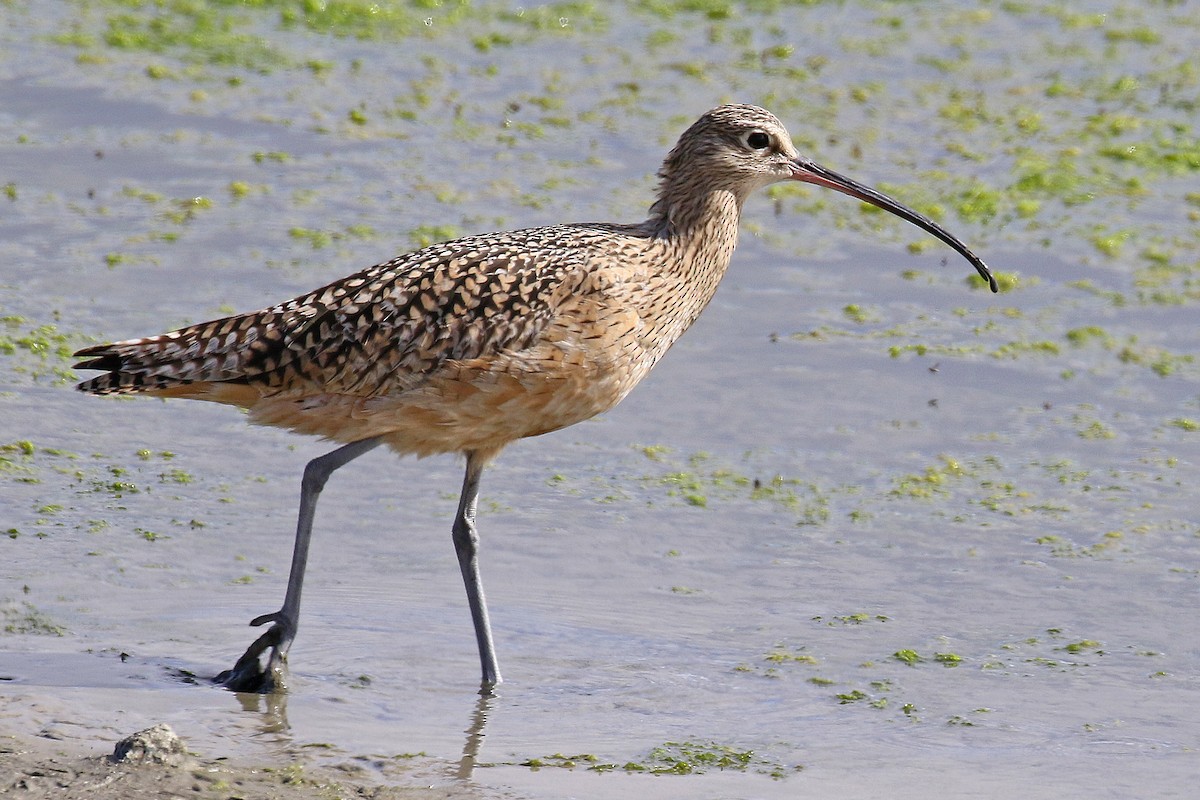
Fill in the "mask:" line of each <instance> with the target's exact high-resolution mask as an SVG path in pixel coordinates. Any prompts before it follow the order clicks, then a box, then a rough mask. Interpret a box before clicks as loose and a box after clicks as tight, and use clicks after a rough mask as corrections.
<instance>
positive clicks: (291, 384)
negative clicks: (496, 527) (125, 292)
mask: <svg viewBox="0 0 1200 800" xmlns="http://www.w3.org/2000/svg"><path fill="white" fill-rule="evenodd" d="M595 233H597V234H600V233H601V232H599V231H597V232H595ZM582 238H583V239H587V238H588V236H587V235H584V236H583V237H582ZM579 239H580V234H579V229H578V228H574V227H573V226H555V227H551V228H535V229H528V230H524V231H512V232H508V233H502V234H487V235H483V236H475V237H467V238H464V239H458V240H455V241H452V242H446V243H442V244H436V245H432V246H430V247H427V248H424V249H422V250H418V251H415V252H413V253H409V254H406V255H403V256H400V257H398V258H396V259H393V260H391V261H388V262H384V263H382V264H378V265H376V266H373V267H369V268H367V269H365V270H363V271H361V272H358V273H355V274H353V275H350V276H348V277H346V278H343V279H341V280H339V281H336V282H334V283H331V284H329V285H328V286H324V287H322V288H320V289H317V290H315V291H313V292H310V293H308V294H305V295H303V296H301V297H297V298H295V299H293V300H289V301H287V302H284V303H281V304H279V305H276V306H272V307H271V308H267V309H264V310H262V311H256V312H252V313H249V314H241V315H238V316H232V317H225V318H223V319H217V320H212V321H210V322H204V323H200V324H197V325H192V326H189V327H186V328H181V329H179V330H176V331H172V332H170V333H165V334H162V335H160V336H152V337H148V338H145V339H131V340H127V341H122V342H115V343H113V344H105V345H97V346H94V347H89V348H86V349H84V350H80V351H79V352H78V353H76V356H78V357H80V358H82V359H84V360H83V361H81V362H80V363H79V364H77V365H76V367H77V368H80V369H99V370H104V371H105V372H106V373H107V374H105V375H101V376H98V377H95V378H92V379H90V380H88V381H84V382H83V383H81V384H79V388H80V389H81V390H82V391H85V392H91V393H94V394H113V393H133V392H150V393H155V394H181V395H183V394H189V393H190V392H188V391H187V390H186V387H187V386H188V385H191V384H210V383H233V384H248V385H250V386H252V387H254V389H255V390H257V391H256V394H258V395H259V396H264V395H279V394H298V395H304V394H310V393H324V394H327V393H336V394H348V395H357V396H364V397H370V396H375V395H378V394H385V393H389V392H394V391H404V390H406V389H410V388H413V387H416V386H419V385H421V384H422V383H423V382H424V381H426V380H428V378H429V377H430V376H431V375H433V374H434V373H436V371H437V370H438V369H439V367H441V366H442V365H443V364H444V363H445V362H447V361H449V360H458V359H471V358H480V357H484V356H487V355H489V354H492V353H496V352H500V351H503V350H521V349H524V348H526V347H529V346H530V345H531V344H532V343H533V342H534V341H536V340H537V338H538V336H539V334H540V333H541V332H542V331H543V330H544V329H545V328H546V326H547V325H548V324H549V322H550V321H551V320H552V319H553V317H554V316H555V313H556V310H557V309H558V308H559V306H560V304H561V303H562V302H563V300H564V298H566V297H569V296H570V295H571V294H572V292H573V291H574V290H575V289H576V288H578V285H579V284H580V283H581V282H582V280H583V277H584V274H585V271H586V268H587V260H588V259H587V252H588V250H587V248H586V247H580V246H579V245H580V241H579ZM570 240H574V241H573V242H571V244H572V245H573V246H567V243H568V242H569V241H570Z"/></svg>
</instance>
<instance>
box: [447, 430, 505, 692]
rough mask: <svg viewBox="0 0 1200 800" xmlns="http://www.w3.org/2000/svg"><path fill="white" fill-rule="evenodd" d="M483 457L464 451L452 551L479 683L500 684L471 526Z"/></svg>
mask: <svg viewBox="0 0 1200 800" xmlns="http://www.w3.org/2000/svg"><path fill="white" fill-rule="evenodd" d="M483 465H484V459H482V458H480V457H479V456H478V454H477V453H474V452H469V453H467V474H466V476H465V477H464V478H463V488H462V496H461V497H460V498H459V501H458V515H457V516H456V517H455V518H454V551H455V552H456V553H457V554H458V566H459V568H460V569H461V570H462V576H463V583H464V584H466V587H467V602H468V603H469V604H470V606H471V620H472V621H473V622H474V623H475V641H476V643H478V645H479V662H480V665H481V666H482V667H483V685H484V686H485V687H486V686H492V685H495V684H497V683H500V665H499V664H498V663H497V662H496V646H495V645H494V644H493V643H492V626H491V623H490V622H488V612H487V601H486V600H485V599H484V597H483V584H482V583H481V582H480V580H479V532H478V531H477V530H476V529H475V505H476V502H477V501H478V499H479V477H480V475H482V474H483Z"/></svg>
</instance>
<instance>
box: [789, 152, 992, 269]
mask: <svg viewBox="0 0 1200 800" xmlns="http://www.w3.org/2000/svg"><path fill="white" fill-rule="evenodd" d="M792 179H793V180H797V181H803V182H804V183H812V184H815V185H817V186H824V187H826V188H827V189H833V190H834V191H837V192H841V193H842V194H846V195H850V196H851V197H855V198H858V199H859V200H862V201H863V202H865V203H870V204H871V205H873V206H878V207H879V208H882V209H883V210H884V211H888V212H890V213H892V214H895V215H896V216H897V217H900V219H904V220H908V221H909V222H911V223H912V224H914V225H916V226H917V227H920V228H924V229H925V230H927V231H929V232H930V233H932V234H933V235H934V236H936V237H937V238H939V239H941V240H942V241H943V242H945V243H946V244H948V245H950V246H951V247H953V248H954V249H955V250H957V251H958V252H959V253H960V254H961V255H962V257H963V258H965V259H966V260H967V261H969V262H970V263H971V266H973V267H975V271H976V272H978V273H979V274H980V275H981V276H982V277H983V279H984V280H985V281H987V283H988V286H990V287H991V289H992V291H993V292H998V291H1000V289H999V287H998V286H997V285H996V278H995V277H994V276H993V275H992V271H991V270H990V269H988V265H987V264H985V263H983V259H981V258H980V257H979V256H977V255H975V254H974V253H972V252H971V248H969V247H967V246H966V245H965V244H963V243H962V240H960V239H959V238H958V237H957V236H954V235H952V234H951V233H950V232H949V231H947V230H946V229H945V228H943V227H942V226H941V225H938V224H937V223H936V222H934V221H933V220H931V219H930V218H929V217H927V216H925V215H924V214H918V213H917V212H916V211H913V210H912V209H911V208H907V207H906V206H902V205H900V203H898V202H896V201H895V200H893V199H892V198H890V197H888V196H887V195H886V194H883V193H882V192H877V191H875V190H874V189H872V188H871V187H870V186H863V185H862V184H861V183H858V182H857V181H852V180H850V179H849V178H847V177H846V176H844V175H839V174H838V173H836V172H834V171H833V170H831V169H826V168H825V167H822V166H821V165H820V164H815V163H813V162H812V161H809V160H808V159H805V158H797V159H794V160H793V161H792Z"/></svg>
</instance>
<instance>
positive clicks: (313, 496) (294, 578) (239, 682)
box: [213, 437, 381, 694]
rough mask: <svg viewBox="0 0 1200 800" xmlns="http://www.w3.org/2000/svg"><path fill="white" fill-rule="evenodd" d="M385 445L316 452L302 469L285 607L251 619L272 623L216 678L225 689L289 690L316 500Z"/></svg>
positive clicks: (365, 442)
mask: <svg viewBox="0 0 1200 800" xmlns="http://www.w3.org/2000/svg"><path fill="white" fill-rule="evenodd" d="M380 444H381V439H379V438H378V437H376V438H372V439H362V440H360V441H357V442H351V443H350V444H347V445H343V446H341V447H339V448H338V449H336V450H334V451H332V452H329V453H326V454H325V455H323V456H318V457H317V458H314V459H313V460H312V461H310V462H308V466H306V467H305V468H304V479H303V481H301V483H300V515H299V519H298V520H297V522H296V545H295V549H294V550H293V551H292V569H291V573H290V574H289V576H288V586H287V594H286V595H285V596H284V600H283V608H281V609H279V610H278V611H276V612H274V613H272V614H263V615H262V616H260V617H255V618H254V619H252V620H251V621H250V625H251V626H253V627H258V626H259V625H265V624H266V623H268V622H270V623H271V627H270V628H268V629H267V631H266V633H264V634H262V635H261V636H259V637H258V638H257V639H256V640H255V641H254V643H253V644H251V645H250V646H249V647H248V648H246V652H245V653H243V654H242V657H241V658H239V659H238V660H237V663H236V664H234V666H233V669H227V670H225V671H224V672H222V673H220V674H219V675H217V676H216V677H215V678H213V682H214V683H219V684H221V685H222V686H224V687H225V688H226V689H230V690H232V691H235V692H261V693H264V694H266V693H270V692H273V691H275V690H276V689H286V688H287V687H286V686H285V684H284V675H283V667H284V664H285V663H287V654H288V649H289V648H290V647H291V646H292V639H294V638H295V636H296V626H297V623H298V622H299V619H300V590H301V589H302V588H303V586H304V567H305V565H306V564H307V563H308V544H309V540H310V539H311V538H312V525H313V517H314V515H315V514H316V511H317V498H318V497H320V495H321V490H322V489H324V488H325V482H326V481H328V480H329V476H330V475H332V474H333V473H334V471H335V470H337V469H338V467H342V466H345V465H346V464H348V463H350V462H351V461H353V460H354V459H356V458H358V457H359V456H361V455H362V454H363V453H366V452H369V451H370V450H373V449H375V448H376V447H378V446H379V445H380ZM268 649H270V651H271V654H270V656H269V657H268V658H267V663H266V665H265V668H264V665H263V664H262V663H261V661H260V656H262V654H263V653H264V652H266V651H267V650H268Z"/></svg>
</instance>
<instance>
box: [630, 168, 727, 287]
mask: <svg viewBox="0 0 1200 800" xmlns="http://www.w3.org/2000/svg"><path fill="white" fill-rule="evenodd" d="M741 212H742V198H741V197H739V196H738V195H737V194H735V193H734V192H733V191H730V190H728V189H725V188H702V187H697V186H694V185H692V186H674V185H672V184H670V183H668V184H666V185H665V186H663V188H662V190H661V191H660V193H659V196H658V199H657V200H655V202H654V205H652V206H651V207H650V219H648V220H647V225H648V226H650V227H652V228H653V229H654V231H655V232H656V234H657V236H659V237H661V238H663V239H665V240H667V241H668V242H670V244H671V245H673V249H676V250H677V251H678V252H679V253H680V254H681V256H683V262H684V263H685V264H690V265H692V266H694V267H704V268H706V269H712V268H714V267H715V268H716V270H715V271H716V272H717V275H716V277H717V280H720V276H721V275H723V274H724V272H725V268H726V267H727V266H728V265H729V259H730V256H732V255H733V248H734V246H735V245H736V244H737V236H738V222H739V221H740V220H741Z"/></svg>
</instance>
